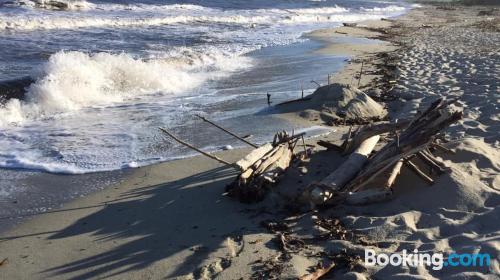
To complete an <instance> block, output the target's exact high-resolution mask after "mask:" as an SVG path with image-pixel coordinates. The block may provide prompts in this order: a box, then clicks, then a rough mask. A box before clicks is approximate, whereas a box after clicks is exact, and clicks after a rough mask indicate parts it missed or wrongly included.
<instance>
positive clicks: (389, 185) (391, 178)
mask: <svg viewBox="0 0 500 280" xmlns="http://www.w3.org/2000/svg"><path fill="white" fill-rule="evenodd" d="M402 166H403V160H399V161H398V162H397V163H396V164H395V165H394V168H393V169H392V171H391V175H390V176H389V179H387V182H386V184H385V188H386V189H390V188H392V185H394V182H396V178H397V177H398V175H399V173H401V167H402Z"/></svg>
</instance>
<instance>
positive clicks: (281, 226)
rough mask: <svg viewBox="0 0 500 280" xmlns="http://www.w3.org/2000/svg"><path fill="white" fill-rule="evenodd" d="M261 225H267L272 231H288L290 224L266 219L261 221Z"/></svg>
mask: <svg viewBox="0 0 500 280" xmlns="http://www.w3.org/2000/svg"><path fill="white" fill-rule="evenodd" d="M260 225H261V226H263V227H265V228H266V229H267V230H268V231H269V232H271V233H277V232H286V231H288V230H289V226H288V225H287V224H286V223H285V222H282V221H273V220H266V221H262V222H260Z"/></svg>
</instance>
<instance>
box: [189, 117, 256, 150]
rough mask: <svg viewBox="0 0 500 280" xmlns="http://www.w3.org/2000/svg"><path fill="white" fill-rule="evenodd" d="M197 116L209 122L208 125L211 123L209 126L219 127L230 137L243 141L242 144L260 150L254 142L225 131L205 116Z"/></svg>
mask: <svg viewBox="0 0 500 280" xmlns="http://www.w3.org/2000/svg"><path fill="white" fill-rule="evenodd" d="M195 116H196V117H198V118H200V119H202V120H203V121H204V122H207V123H209V124H211V125H213V126H215V127H217V128H218V129H220V130H222V131H224V132H226V133H227V134H229V135H231V136H233V137H235V138H236V139H238V140H240V141H242V142H244V143H246V144H248V145H250V146H252V147H254V148H258V147H259V146H257V145H255V144H253V143H252V142H250V141H247V140H245V139H243V138H241V137H240V136H238V135H236V134H234V133H232V132H231V131H229V130H227V129H225V128H223V127H221V126H219V125H218V124H216V123H214V122H212V121H210V120H208V119H207V118H205V117H203V116H200V115H195Z"/></svg>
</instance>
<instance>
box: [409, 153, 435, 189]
mask: <svg viewBox="0 0 500 280" xmlns="http://www.w3.org/2000/svg"><path fill="white" fill-rule="evenodd" d="M404 163H405V164H406V165H407V166H408V167H409V168H410V170H411V171H413V173H415V174H416V175H417V176H419V177H420V178H422V179H423V180H424V181H426V182H427V183H428V184H430V185H432V184H434V180H432V178H431V177H429V176H428V175H427V174H425V172H423V171H422V170H420V168H418V166H417V165H415V163H413V162H412V161H411V160H410V159H405V160H404Z"/></svg>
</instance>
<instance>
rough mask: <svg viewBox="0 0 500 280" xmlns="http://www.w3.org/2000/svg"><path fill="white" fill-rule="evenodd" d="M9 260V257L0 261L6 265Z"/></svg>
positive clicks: (0, 263)
mask: <svg viewBox="0 0 500 280" xmlns="http://www.w3.org/2000/svg"><path fill="white" fill-rule="evenodd" d="M8 262H9V258H4V259H3V260H2V261H0V266H4V265H6V264H7V263H8Z"/></svg>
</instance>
